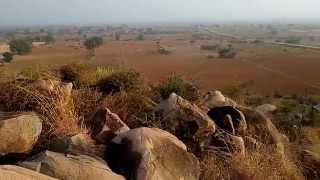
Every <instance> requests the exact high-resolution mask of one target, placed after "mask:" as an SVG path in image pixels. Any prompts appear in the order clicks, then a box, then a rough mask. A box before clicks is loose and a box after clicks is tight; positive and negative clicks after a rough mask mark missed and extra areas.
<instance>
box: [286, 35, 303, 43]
mask: <svg viewBox="0 0 320 180" xmlns="http://www.w3.org/2000/svg"><path fill="white" fill-rule="evenodd" d="M300 42H301V38H300V37H294V36H290V37H288V39H287V40H285V43H289V44H300Z"/></svg>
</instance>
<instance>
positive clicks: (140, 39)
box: [136, 34, 144, 41]
mask: <svg viewBox="0 0 320 180" xmlns="http://www.w3.org/2000/svg"><path fill="white" fill-rule="evenodd" d="M136 40H137V41H143V40H144V35H143V34H139V35H138V36H137V37H136Z"/></svg>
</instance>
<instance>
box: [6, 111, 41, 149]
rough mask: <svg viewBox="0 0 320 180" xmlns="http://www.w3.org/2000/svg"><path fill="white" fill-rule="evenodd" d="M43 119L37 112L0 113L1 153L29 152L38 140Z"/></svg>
mask: <svg viewBox="0 0 320 180" xmlns="http://www.w3.org/2000/svg"><path fill="white" fill-rule="evenodd" d="M41 130H42V120H41V119H40V117H39V116H38V115H36V114H35V113H32V112H30V113H27V112H25V113H4V112H1V113H0V155H6V154H10V153H28V152H30V151H31V150H32V148H33V146H34V144H35V143H36V142H37V140H38V138H39V136H40V134H41Z"/></svg>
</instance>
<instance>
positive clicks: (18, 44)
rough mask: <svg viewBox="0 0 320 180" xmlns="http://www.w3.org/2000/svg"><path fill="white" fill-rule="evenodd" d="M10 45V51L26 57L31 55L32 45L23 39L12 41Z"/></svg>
mask: <svg viewBox="0 0 320 180" xmlns="http://www.w3.org/2000/svg"><path fill="white" fill-rule="evenodd" d="M9 45H10V50H11V51H12V52H14V53H17V54H19V55H24V54H27V53H29V52H30V51H31V48H32V47H31V43H30V42H29V41H27V40H22V39H14V40H11V41H10V43H9Z"/></svg>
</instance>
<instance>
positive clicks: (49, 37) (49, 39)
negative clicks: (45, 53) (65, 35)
mask: <svg viewBox="0 0 320 180" xmlns="http://www.w3.org/2000/svg"><path fill="white" fill-rule="evenodd" d="M43 40H44V41H45V42H46V43H48V44H50V43H54V42H55V41H56V40H55V38H54V37H53V35H52V33H50V32H48V34H47V35H46V36H44V37H43Z"/></svg>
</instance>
